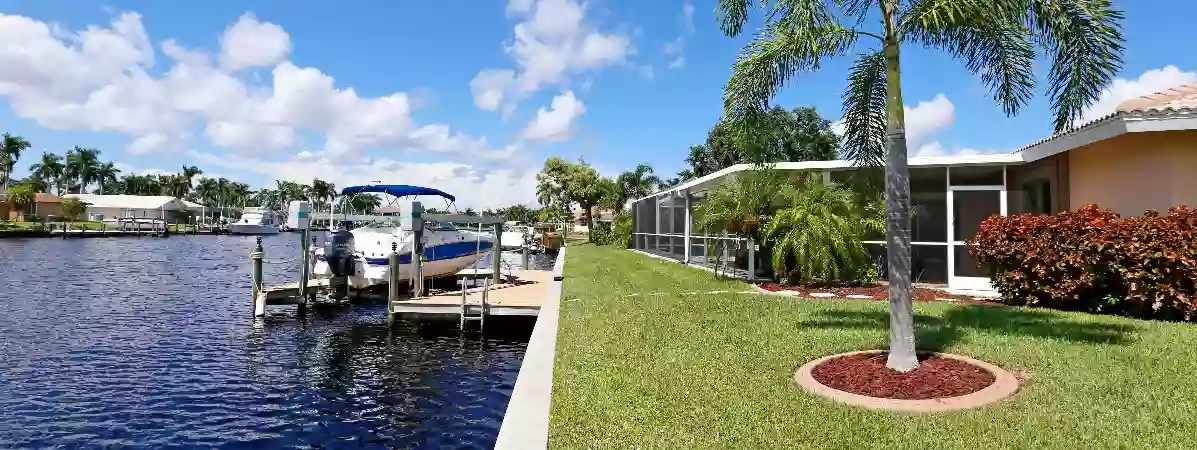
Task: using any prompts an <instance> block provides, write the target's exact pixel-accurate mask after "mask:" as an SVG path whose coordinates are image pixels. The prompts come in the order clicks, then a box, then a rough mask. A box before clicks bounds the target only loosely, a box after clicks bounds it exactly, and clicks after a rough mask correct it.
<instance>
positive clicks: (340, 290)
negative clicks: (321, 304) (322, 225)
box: [324, 230, 357, 299]
mask: <svg viewBox="0 0 1197 450" xmlns="http://www.w3.org/2000/svg"><path fill="white" fill-rule="evenodd" d="M324 260H325V261H326V262H327V263H328V271H329V272H331V273H332V277H331V278H330V279H329V280H328V288H329V291H330V294H329V297H332V298H334V299H342V298H345V297H348V296H349V277H350V276H353V275H355V272H356V269H357V264H355V262H354V260H353V233H350V232H349V230H335V231H331V232H329V233H328V239H327V240H326V241H325V242H324Z"/></svg>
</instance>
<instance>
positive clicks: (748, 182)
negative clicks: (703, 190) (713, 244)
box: [694, 167, 793, 237]
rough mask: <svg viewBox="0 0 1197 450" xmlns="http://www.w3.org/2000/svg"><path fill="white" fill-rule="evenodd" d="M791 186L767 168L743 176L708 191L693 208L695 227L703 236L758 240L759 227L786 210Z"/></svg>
mask: <svg viewBox="0 0 1197 450" xmlns="http://www.w3.org/2000/svg"><path fill="white" fill-rule="evenodd" d="M791 191H793V186H791V185H790V183H789V180H787V179H786V176H785V175H784V174H782V173H781V172H780V171H777V170H773V169H771V168H768V167H759V168H757V169H755V170H751V171H747V172H742V173H740V174H739V175H738V176H736V177H735V178H732V179H731V180H729V181H728V182H727V183H724V184H721V185H719V186H718V187H716V188H715V189H713V190H711V192H710V194H708V195H707V197H706V198H705V199H703V200H702V201H700V202H699V203H698V205H697V206H696V207H694V227H695V228H697V229H698V230H701V231H703V232H704V234H705V233H706V232H711V231H716V230H726V231H728V232H730V233H732V234H736V235H741V236H753V237H758V236H757V231H759V230H760V229H761V227H762V225H764V224H766V223H768V221H769V217H770V216H771V215H772V214H773V213H774V212H775V211H777V210H778V209H779V208H781V207H783V206H785V204H786V203H787V201H788V198H789V197H790V195H791Z"/></svg>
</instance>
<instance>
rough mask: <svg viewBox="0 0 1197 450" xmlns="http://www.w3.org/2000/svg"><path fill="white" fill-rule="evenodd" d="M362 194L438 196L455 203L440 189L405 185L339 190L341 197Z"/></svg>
mask: <svg viewBox="0 0 1197 450" xmlns="http://www.w3.org/2000/svg"><path fill="white" fill-rule="evenodd" d="M362 192H379V193H383V194H391V195H393V196H395V197H407V196H411V195H439V196H441V197H444V198H447V199H449V201H451V202H455V201H457V198H455V197H453V196H452V195H449V194H448V193H446V192H445V191H442V190H440V189H433V188H426V187H420V186H408V185H406V184H371V185H366V186H347V187H345V189H341V195H353V194H359V193H362Z"/></svg>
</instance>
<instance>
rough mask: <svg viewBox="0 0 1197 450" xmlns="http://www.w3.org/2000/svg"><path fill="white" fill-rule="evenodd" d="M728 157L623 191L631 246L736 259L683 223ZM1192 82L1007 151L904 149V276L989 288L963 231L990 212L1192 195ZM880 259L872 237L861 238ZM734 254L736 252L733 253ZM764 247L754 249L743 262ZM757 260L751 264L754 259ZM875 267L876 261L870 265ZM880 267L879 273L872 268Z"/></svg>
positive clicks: (1173, 201) (688, 257) (1196, 165)
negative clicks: (629, 197) (668, 180)
mask: <svg viewBox="0 0 1197 450" xmlns="http://www.w3.org/2000/svg"><path fill="white" fill-rule="evenodd" d="M774 167H775V168H776V169H778V170H783V171H790V172H819V173H822V176H823V178H824V179H825V180H828V181H845V180H847V179H848V177H849V175H850V174H851V171H852V170H853V169H854V168H853V164H852V162H851V161H839V160H837V161H804V162H782V163H777V164H776V165H775V166H774ZM752 169H753V166H751V165H749V164H738V165H734V166H731V167H728V168H725V169H723V170H720V171H718V172H715V173H712V174H710V175H707V176H704V177H701V178H697V179H693V180H689V181H687V182H685V183H682V184H680V185H678V186H676V187H673V188H669V189H666V190H663V191H661V192H657V193H655V194H652V195H650V196H647V197H644V198H640V199H637V200H635V201H634V203H633V207H632V218H633V224H634V225H633V228H634V229H633V232H634V237H633V239H632V244H631V246H632V248H633V249H635V250H639V251H643V252H647V253H652V254H656V255H659V256H664V257H667V258H671V259H675V260H678V261H682V262H686V263H689V264H698V265H706V264H708V261H707V257H706V256H707V255H708V254H716V253H709V250H708V248H715V247H719V250H718V252H722V251H723V248H724V246H726V248H728V249H729V253H730V254H731V255H733V258H734V259H735V261H734V262H733V263H732V265H733V266H734V267H735V268H738V269H740V270H745V269H747V268H748V261H747V259H748V258H746V255H747V253H748V252H747V249H748V246H749V243H748V242H747V240H746V239H742V238H734V237H733V238H731V239H728V238H723V237H720V235H721V234H722V233H713V234H710V235H703V234H700V233H694V232H692V230H691V226H692V224H693V218H692V217H691V212H692V211H693V209H694V207H695V206H697V204H698V203H699V202H701V201H702V199H703V198H704V196H705V195H706V193H707V192H709V191H710V190H711V189H712V188H714V187H715V186H717V185H719V184H721V183H723V182H725V181H727V180H729V179H731V178H732V177H735V176H737V174H738V173H742V172H744V171H748V170H752ZM1194 174H1197V84H1189V85H1184V86H1178V87H1176V88H1173V89H1169V90H1166V91H1162V92H1157V93H1154V94H1150V95H1145V96H1143V97H1139V98H1135V99H1132V100H1129V101H1126V102H1123V103H1122V104H1121V105H1119V106H1118V108H1117V110H1116V112H1114V113H1112V114H1110V115H1107V116H1105V117H1101V118H1099V119H1096V120H1092V121H1090V122H1088V123H1085V124H1083V125H1080V126H1078V127H1076V128H1074V129H1072V130H1069V131H1067V132H1062V133H1058V134H1055V135H1053V136H1051V137H1048V138H1046V139H1042V140H1039V141H1037V142H1034V143H1031V144H1029V145H1026V146H1024V147H1022V148H1019V149H1017V150H1015V151H1013V152H1010V153H1004V154H973V155H952V156H937V157H913V158H910V191H911V202H912V205H913V207H914V210H916V211H917V214H915V215H914V217H913V219H912V223H911V232H912V241H913V244H912V251H911V253H912V255H911V256H912V268H913V273H912V275H913V277H914V279H915V280H916V281H921V282H926V283H938V284H946V285H947V286H948V288H949V289H952V290H957V291H992V286H991V285H990V283H989V278H988V276H987V271H986V270H985V269H984V268H983V267H980V266H979V265H978V264H977V263H976V262H975V261H974V260H973V258H972V257H971V256H970V255H969V253H968V250H967V248H966V247H965V240H966V239H968V238H969V237H971V236H972V235H973V234H975V233H976V232H977V229H978V226H979V224H980V223H981V221H982V220H984V219H985V218H987V217H989V216H991V215H993V214H1003V215H1007V214H1020V213H1055V212H1060V211H1065V210H1070V209H1076V208H1078V207H1080V206H1082V205H1085V204H1089V203H1093V204H1097V205H1099V206H1101V207H1105V208H1109V209H1112V210H1114V211H1115V212H1117V213H1119V214H1121V215H1123V216H1130V215H1139V214H1142V213H1143V212H1144V211H1146V210H1148V209H1152V210H1157V211H1166V210H1167V209H1168V208H1170V207H1172V206H1176V205H1182V204H1187V205H1197V176H1195V175H1194ZM865 242H866V244H868V246H869V247H870V249H871V250H872V251H873V252H874V254H875V255H876V256H877V257H879V258H880V259H879V261H883V260H884V259H883V255H884V248H883V247H882V244H883V243H884V242H883V241H881V240H875V241H865ZM736 256H738V257H736ZM763 259H765V257H763V256H761V255H759V254H758V255H756V258H755V260H754V263H757V262H762V261H763ZM760 266H761V265H760V264H755V267H756V268H759V267H760ZM880 266H881V268H882V269H884V265H883V264H881V265H880ZM883 275H884V274H883Z"/></svg>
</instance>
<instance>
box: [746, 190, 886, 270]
mask: <svg viewBox="0 0 1197 450" xmlns="http://www.w3.org/2000/svg"><path fill="white" fill-rule="evenodd" d="M800 184H801V185H800V186H799V188H798V190H797V191H796V192H795V193H794V195H793V196H792V197H791V203H790V204H789V205H787V207H786V208H785V209H782V210H780V211H778V212H777V214H776V215H775V216H774V217H773V219H772V220H771V221H770V222H769V223H768V225H767V226H766V228H765V233H764V234H765V243H766V244H767V245H770V246H771V247H772V250H773V252H772V262H773V268H774V271H775V273H776V275H777V276H778V278H783V279H787V278H788V279H798V280H801V281H824V282H831V281H843V280H859V279H867V278H869V277H868V270H869V269H870V268H871V267H872V265H871V261H870V258H869V253H868V251H867V250H866V249H865V247H864V244H862V243H861V236H862V232H863V230H864V221H863V220H862V217H861V215H860V214H861V211H860V209H858V206H857V205H856V203H855V200H854V198H853V195H852V192H851V191H849V190H847V189H844V188H842V187H840V186H838V185H835V184H833V183H824V182H823V180H822V177H821V176H819V174H805V175H804V177H803V179H802V181H801V183H800ZM791 275H793V276H791Z"/></svg>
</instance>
